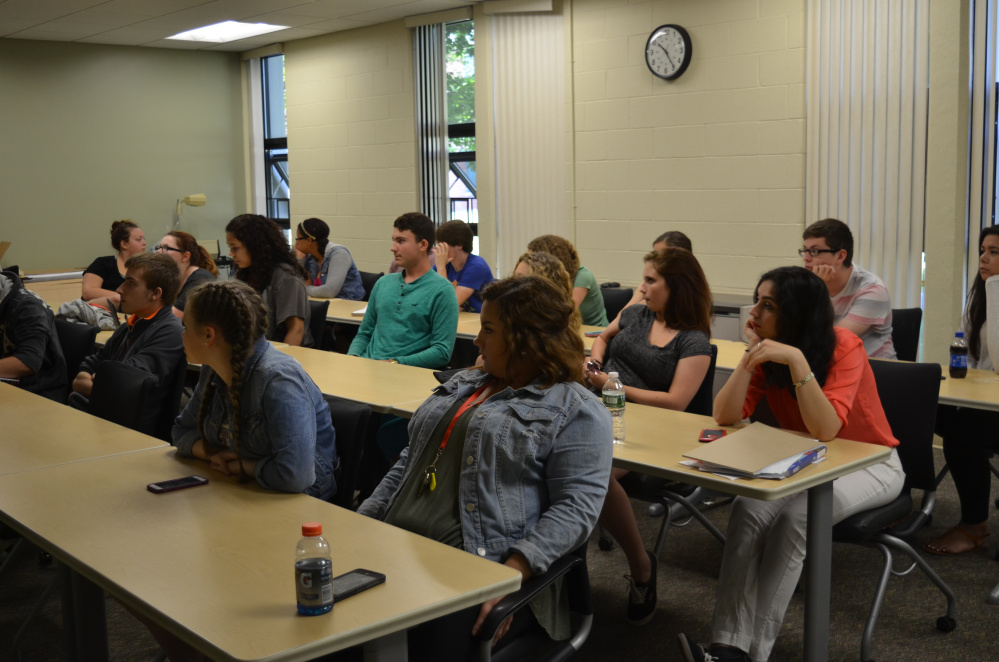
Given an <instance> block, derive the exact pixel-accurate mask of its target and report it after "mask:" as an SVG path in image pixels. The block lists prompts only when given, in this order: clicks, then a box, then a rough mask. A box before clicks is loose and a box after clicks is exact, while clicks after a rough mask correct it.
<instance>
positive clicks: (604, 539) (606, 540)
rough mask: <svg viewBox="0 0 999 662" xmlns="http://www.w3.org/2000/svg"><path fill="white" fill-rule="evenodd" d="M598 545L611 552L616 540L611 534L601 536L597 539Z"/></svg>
mask: <svg viewBox="0 0 999 662" xmlns="http://www.w3.org/2000/svg"><path fill="white" fill-rule="evenodd" d="M597 547H599V548H600V549H601V550H602V551H604V552H609V551H611V550H612V549H614V540H613V539H612V538H611V537H610V536H600V540H598V541H597Z"/></svg>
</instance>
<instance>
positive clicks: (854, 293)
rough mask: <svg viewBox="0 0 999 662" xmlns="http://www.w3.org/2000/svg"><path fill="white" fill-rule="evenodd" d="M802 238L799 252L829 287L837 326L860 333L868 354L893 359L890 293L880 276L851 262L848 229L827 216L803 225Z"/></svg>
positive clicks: (851, 245)
mask: <svg viewBox="0 0 999 662" xmlns="http://www.w3.org/2000/svg"><path fill="white" fill-rule="evenodd" d="M802 239H804V243H805V245H804V246H803V247H802V248H800V249H798V255H800V256H801V258H802V259H803V260H804V262H805V268H806V269H808V270H809V271H811V272H812V273H814V274H815V275H816V276H818V277H819V278H821V279H822V280H823V281H824V282H825V284H826V287H828V288H829V296H830V297H831V298H832V304H833V312H834V315H835V324H836V326H841V327H843V328H844V329H848V330H850V331H853V332H854V333H855V334H857V335H858V336H860V339H861V340H863V341H864V350H865V351H866V352H867V355H868V356H870V357H872V358H879V359H894V358H895V346H894V345H893V344H892V341H891V295H890V294H889V293H888V288H887V287H885V284H884V282H882V280H881V279H880V278H878V277H877V276H876V275H874V274H872V273H871V272H870V271H866V270H864V269H861V268H860V267H858V266H856V265H854V264H853V233H851V232H850V228H849V227H847V225H846V224H845V223H843V222H842V221H837V220H836V219H834V218H827V219H825V220H822V221H818V222H816V223H812V224H811V225H809V226H808V227H807V228H805V232H804V234H803V235H802Z"/></svg>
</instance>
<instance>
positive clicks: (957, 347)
mask: <svg viewBox="0 0 999 662" xmlns="http://www.w3.org/2000/svg"><path fill="white" fill-rule="evenodd" d="M950 376H951V378H952V379H963V378H965V377H967V376H968V343H967V342H965V340H964V332H963V331H958V332H957V333H955V334H954V342H952V343H951V345H950Z"/></svg>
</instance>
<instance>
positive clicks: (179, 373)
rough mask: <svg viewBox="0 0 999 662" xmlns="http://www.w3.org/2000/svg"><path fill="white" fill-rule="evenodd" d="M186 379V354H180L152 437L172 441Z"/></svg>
mask: <svg viewBox="0 0 999 662" xmlns="http://www.w3.org/2000/svg"><path fill="white" fill-rule="evenodd" d="M186 381H187V356H186V355H184V354H181V355H180V359H179V360H178V361H177V367H176V368H174V373H173V387H172V388H171V389H170V394H169V395H168V396H167V398H166V400H164V401H163V407H162V408H161V409H160V415H159V419H158V420H157V422H156V427H155V428H154V429H153V431H152V432H151V433H150V434H152V435H153V436H154V437H156V438H158V439H162V440H163V441H166V442H168V443H169V442H171V441H172V435H171V432H172V431H173V422H174V421H175V420H176V419H177V415H178V414H179V413H180V399H181V397H182V396H183V395H184V384H185V383H186Z"/></svg>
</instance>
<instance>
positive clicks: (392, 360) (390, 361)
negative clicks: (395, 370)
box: [388, 359, 399, 363]
mask: <svg viewBox="0 0 999 662" xmlns="http://www.w3.org/2000/svg"><path fill="white" fill-rule="evenodd" d="M388 362H389V363H399V359H389V360H388Z"/></svg>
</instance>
